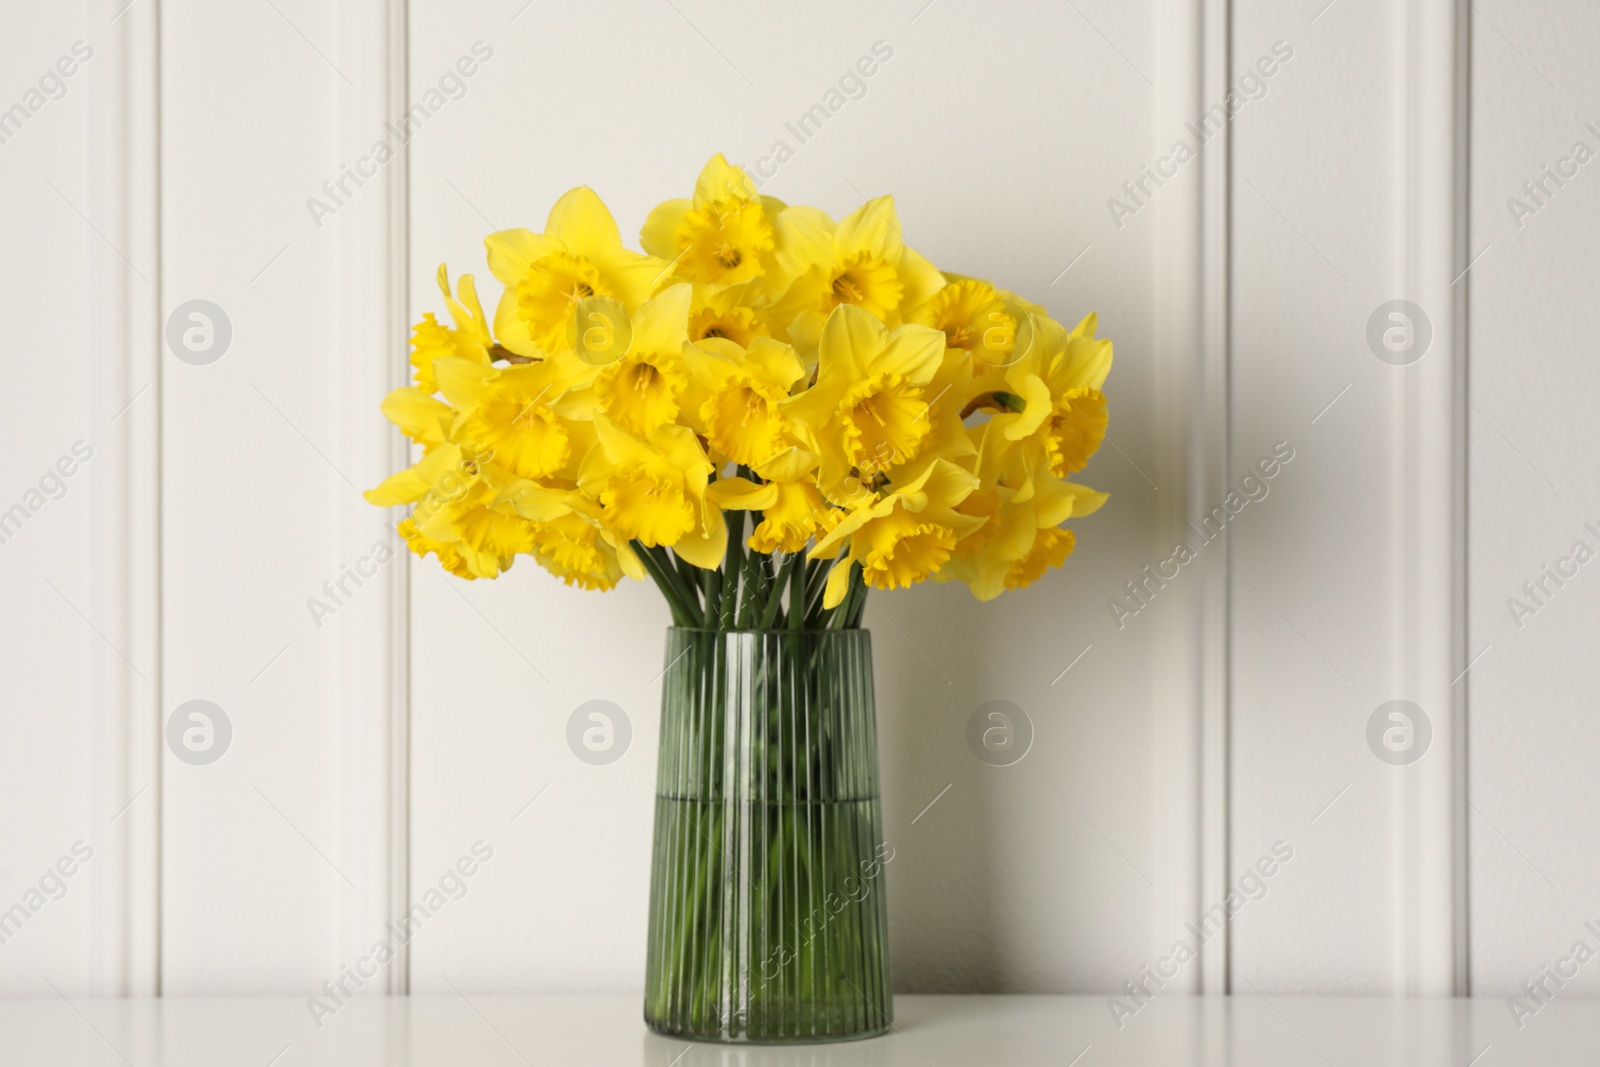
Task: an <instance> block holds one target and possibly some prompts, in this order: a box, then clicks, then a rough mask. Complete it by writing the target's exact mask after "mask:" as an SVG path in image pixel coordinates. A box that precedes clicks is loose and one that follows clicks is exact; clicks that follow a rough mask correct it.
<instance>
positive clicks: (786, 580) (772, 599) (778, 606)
mask: <svg viewBox="0 0 1600 1067" xmlns="http://www.w3.org/2000/svg"><path fill="white" fill-rule="evenodd" d="M799 559H800V557H799V556H793V555H792V556H790V557H789V558H788V559H786V560H784V561H783V568H782V569H781V570H780V571H779V572H778V577H777V579H776V580H774V581H773V583H772V591H771V592H770V593H768V594H767V610H766V612H765V614H763V615H762V616H761V627H760V628H761V629H763V630H771V629H772V628H773V627H774V626H776V625H777V623H778V616H779V615H780V614H781V613H782V609H783V587H784V586H785V585H788V584H790V577H789V576H790V575H791V574H792V573H794V571H795V563H796V562H797V561H798V560H799Z"/></svg>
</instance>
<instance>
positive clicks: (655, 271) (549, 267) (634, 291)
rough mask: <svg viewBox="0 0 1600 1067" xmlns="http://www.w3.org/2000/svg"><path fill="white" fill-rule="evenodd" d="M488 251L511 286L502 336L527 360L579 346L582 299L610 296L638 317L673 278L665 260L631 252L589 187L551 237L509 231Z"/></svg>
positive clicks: (558, 211)
mask: <svg viewBox="0 0 1600 1067" xmlns="http://www.w3.org/2000/svg"><path fill="white" fill-rule="evenodd" d="M484 246H485V247H486V248H487V249H488V252H489V270H490V271H491V272H492V273H493V274H494V276H495V277H496V278H498V279H499V280H500V284H502V285H504V286H505V292H504V294H503V295H502V296H501V297H500V306H499V307H498V308H497V309H496V310H495V316H494V333H495V336H496V337H498V338H499V339H500V343H501V344H502V345H504V346H505V347H506V348H508V349H510V350H511V351H512V352H515V353H517V354H518V355H521V356H540V355H542V354H543V353H545V352H554V351H558V350H561V349H564V348H568V347H571V346H570V344H569V342H568V336H567V334H568V330H569V327H570V326H571V324H572V318H573V312H574V311H575V310H576V309H577V306H578V304H579V303H580V302H581V301H583V300H586V299H588V298H589V297H593V296H609V297H613V298H615V299H616V300H617V301H619V302H620V303H621V304H622V306H623V308H624V309H625V310H626V311H628V312H629V313H632V312H633V310H634V309H635V308H637V307H638V306H639V305H640V304H642V303H644V302H645V301H646V300H648V299H649V298H650V294H652V293H653V292H655V290H656V287H657V286H658V285H659V284H660V283H661V282H663V281H664V280H665V279H666V277H667V275H668V274H669V273H671V270H670V268H669V266H668V264H667V263H665V262H664V261H662V260H659V259H656V258H655V257H654V256H643V255H640V254H639V253H637V252H629V251H628V250H627V249H625V248H623V247H622V237H621V236H620V235H619V234H618V232H617V223H616V220H615V219H613V218H612V217H611V212H610V211H608V210H606V206H605V204H603V203H601V201H600V198H599V197H598V196H596V195H595V193H594V190H592V189H589V188H587V187H583V186H580V187H579V188H577V189H573V190H572V191H571V192H569V193H567V194H566V195H565V196H563V197H562V198H561V199H560V200H558V201H556V205H555V207H553V208H551V209H550V218H549V219H548V220H547V221H546V223H545V232H544V233H542V234H536V233H532V232H530V231H528V230H501V231H500V232H499V233H493V234H490V235H489V236H488V237H487V238H485V239H484Z"/></svg>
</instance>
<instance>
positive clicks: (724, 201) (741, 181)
mask: <svg viewBox="0 0 1600 1067" xmlns="http://www.w3.org/2000/svg"><path fill="white" fill-rule="evenodd" d="M783 207H784V205H783V203H782V202H781V201H778V200H774V199H773V198H772V197H770V196H762V195H760V194H759V193H757V192H756V187H755V183H754V182H752V181H751V180H750V176H749V175H747V174H746V173H745V172H744V171H743V170H741V169H740V168H738V167H735V166H733V165H731V164H730V163H729V162H728V161H727V160H726V159H724V158H723V156H722V153H720V152H718V153H717V154H716V155H714V156H712V157H711V159H710V160H709V161H708V162H707V163H706V165H705V167H704V169H702V170H701V171H700V177H699V179H698V180H697V181H696V182H695V183H694V199H692V200H685V199H678V200H668V201H666V202H665V203H663V204H660V205H658V206H657V207H656V208H655V210H653V211H651V212H650V216H649V218H647V219H646V220H645V224H644V229H643V230H641V231H640V233H639V243H640V244H641V245H643V246H644V250H645V251H646V252H649V253H650V254H651V255H653V256H657V257H659V258H661V259H663V260H668V261H670V262H671V263H672V264H673V265H674V268H673V269H674V270H675V271H676V272H677V274H678V276H679V277H681V278H687V279H688V280H690V281H694V282H711V283H716V284H722V285H735V284H738V283H739V282H745V281H749V280H750V279H752V278H758V277H760V276H761V275H762V274H763V273H764V272H765V268H766V265H767V264H769V263H770V261H771V256H772V251H773V246H774V242H773V232H772V220H773V219H774V218H775V217H777V215H778V213H779V212H780V211H782V210H783Z"/></svg>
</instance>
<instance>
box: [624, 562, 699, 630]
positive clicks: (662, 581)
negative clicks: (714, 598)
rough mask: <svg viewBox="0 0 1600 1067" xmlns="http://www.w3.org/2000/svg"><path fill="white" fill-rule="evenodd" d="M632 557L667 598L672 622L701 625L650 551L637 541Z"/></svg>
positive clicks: (682, 624)
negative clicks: (637, 559) (634, 556)
mask: <svg viewBox="0 0 1600 1067" xmlns="http://www.w3.org/2000/svg"><path fill="white" fill-rule="evenodd" d="M633 548H634V555H636V556H638V557H639V562H640V563H641V564H643V566H644V569H645V570H646V571H648V572H649V574H650V577H651V578H654V579H655V583H656V587H657V588H659V589H660V590H661V595H662V596H664V597H666V598H667V607H668V608H670V609H672V620H673V622H675V623H676V624H677V625H679V626H698V625H701V623H700V621H699V616H698V615H697V614H696V613H695V611H694V610H693V609H692V608H690V607H689V605H688V603H687V602H686V601H685V600H684V599H683V597H682V595H681V594H680V593H679V591H678V586H677V584H676V583H675V582H674V581H673V580H672V579H671V578H668V577H667V575H666V573H665V572H663V571H662V569H661V562H660V561H659V560H657V559H656V558H655V557H654V556H652V555H651V554H650V550H649V549H648V548H646V547H645V546H644V545H642V544H640V543H639V542H638V541H634V542H633Z"/></svg>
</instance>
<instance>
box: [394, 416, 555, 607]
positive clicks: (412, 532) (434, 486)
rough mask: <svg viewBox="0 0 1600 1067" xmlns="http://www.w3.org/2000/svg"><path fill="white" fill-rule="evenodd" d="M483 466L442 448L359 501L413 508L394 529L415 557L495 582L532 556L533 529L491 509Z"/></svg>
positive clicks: (494, 492) (479, 460)
mask: <svg viewBox="0 0 1600 1067" xmlns="http://www.w3.org/2000/svg"><path fill="white" fill-rule="evenodd" d="M488 466H489V464H488V463H487V461H486V460H485V459H484V458H483V457H481V456H478V457H473V456H469V455H467V454H466V453H464V452H463V451H462V450H461V448H460V447H458V446H456V445H453V444H447V445H443V446H441V447H439V448H436V449H434V450H433V451H431V452H429V453H428V454H427V455H426V456H424V457H423V458H422V460H421V462H419V463H418V464H417V465H416V466H414V467H411V468H409V469H408V470H404V471H401V472H400V473H399V474H396V475H394V476H393V477H391V478H389V479H387V480H386V481H384V482H383V484H382V485H379V486H378V487H377V488H376V489H369V490H368V491H367V492H366V493H365V494H363V495H364V496H365V498H366V499H367V501H368V502H369V503H372V504H377V505H379V506H382V507H388V506H392V505H395V504H413V505H415V506H414V508H413V510H412V513H411V517H410V518H409V519H406V520H405V521H404V522H402V523H400V525H399V526H398V527H396V529H397V530H398V531H399V533H400V535H401V536H402V537H404V538H405V540H406V544H407V545H408V546H409V547H410V548H411V550H412V551H413V552H415V553H416V554H417V555H419V556H426V555H427V554H428V553H430V552H432V553H433V554H434V555H436V556H438V557H439V562H440V563H442V564H444V565H445V568H446V569H447V570H449V571H451V573H453V574H456V575H458V576H460V577H463V578H494V577H497V576H498V575H499V574H500V572H501V571H503V570H506V569H507V568H509V567H510V566H511V563H512V561H513V559H514V558H515V557H516V556H517V554H518V553H522V552H529V551H531V550H532V548H533V524H532V523H530V522H528V520H526V519H524V518H522V517H521V516H520V515H518V514H517V513H516V512H515V511H514V510H512V509H510V508H499V507H496V506H495V498H496V496H497V495H498V493H497V490H496V489H495V488H494V487H493V486H492V485H491V484H489V482H487V481H485V479H484V478H483V473H484V470H485V469H486V468H487V467H488Z"/></svg>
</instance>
